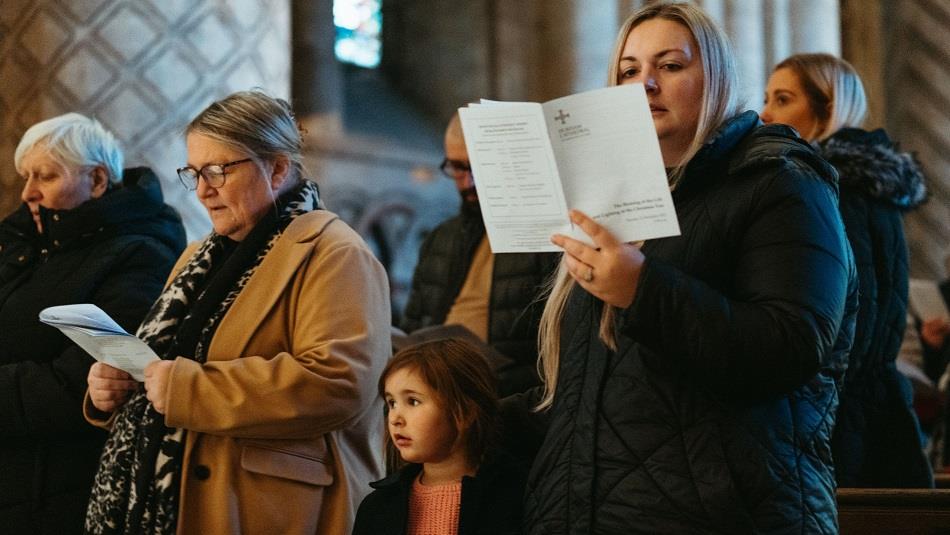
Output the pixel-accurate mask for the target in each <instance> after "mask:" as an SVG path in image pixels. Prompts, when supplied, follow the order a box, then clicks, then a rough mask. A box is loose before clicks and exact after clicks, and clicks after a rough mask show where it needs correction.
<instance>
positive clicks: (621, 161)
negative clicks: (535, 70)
mask: <svg viewBox="0 0 950 535" xmlns="http://www.w3.org/2000/svg"><path fill="white" fill-rule="evenodd" d="M459 117H460V118H461V121H462V129H463V130H464V132H465V145H466V148H467V149H468V155H469V158H470V159H471V162H472V176H473V177H474V179H475V187H476V188H477V189H478V199H479V204H480V206H481V212H482V217H483V219H484V220H485V229H486V231H487V233H488V240H489V242H490V244H491V249H492V252H494V253H523V252H543V251H557V250H558V249H557V247H556V246H554V245H553V244H552V243H551V242H550V237H551V235H552V234H555V233H561V234H565V235H569V236H571V237H572V238H574V239H577V240H580V241H583V242H585V243H591V241H590V238H589V237H588V236H587V235H586V234H584V233H583V232H580V231H579V230H578V229H576V228H574V227H572V225H571V222H570V220H569V219H568V209H578V210H581V211H583V212H584V213H586V214H588V215H589V216H590V217H591V218H593V219H594V220H595V221H597V223H598V224H599V225H601V226H603V227H604V228H606V229H608V230H609V231H610V233H611V234H613V235H614V236H615V237H616V238H617V239H618V240H620V241H622V242H631V241H640V240H646V239H652V238H660V237H666V236H675V235H678V234H679V232H680V231H679V223H678V221H677V219H676V211H675V209H674V207H673V201H672V198H671V195H670V190H669V184H668V183H667V178H666V170H665V169H664V167H663V159H662V156H661V154H660V146H659V141H657V137H656V130H655V127H654V125H653V118H652V116H651V114H650V108H649V105H648V104H647V99H646V93H645V91H644V89H643V86H642V85H639V84H631V85H622V86H616V87H608V88H604V89H597V90H594V91H587V92H584V93H579V94H577V95H571V96H568V97H563V98H559V99H555V100H552V101H549V102H545V103H544V104H538V103H533V102H490V101H483V102H482V103H481V104H473V105H470V106H468V107H466V108H460V109H459Z"/></svg>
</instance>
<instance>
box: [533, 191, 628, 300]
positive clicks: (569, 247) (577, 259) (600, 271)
mask: <svg viewBox="0 0 950 535" xmlns="http://www.w3.org/2000/svg"><path fill="white" fill-rule="evenodd" d="M571 221H572V222H573V223H574V224H575V225H577V226H578V227H579V228H580V229H581V230H582V231H584V232H585V233H586V234H587V235H589V236H590V238H591V240H592V241H593V242H594V245H593V246H590V245H587V244H585V243H584V242H581V241H579V240H574V239H572V238H569V237H567V236H564V235H561V234H555V235H554V237H553V238H552V239H551V241H552V242H553V243H554V244H555V245H557V246H559V247H561V248H563V249H564V253H565V255H564V258H565V259H566V262H567V268H568V271H569V272H570V274H571V276H572V277H574V280H575V281H577V283H578V284H580V285H581V286H582V287H583V288H584V289H585V290H587V291H588V292H590V293H591V295H593V296H594V297H597V298H598V299H600V300H602V301H604V302H605V303H607V304H610V305H613V306H615V307H619V308H627V307H628V306H630V303H632V302H633V298H634V296H635V295H636V293H637V282H638V281H639V279H640V267H641V266H643V260H644V257H643V253H641V252H640V248H639V247H638V246H636V245H633V244H630V243H625V242H621V241H618V240H617V239H616V238H615V237H614V236H613V235H611V234H610V231H608V230H607V229H606V228H604V227H602V226H600V225H598V224H597V222H596V221H594V220H593V219H591V218H589V217H587V215H585V214H584V213H582V212H580V211H578V210H571Z"/></svg>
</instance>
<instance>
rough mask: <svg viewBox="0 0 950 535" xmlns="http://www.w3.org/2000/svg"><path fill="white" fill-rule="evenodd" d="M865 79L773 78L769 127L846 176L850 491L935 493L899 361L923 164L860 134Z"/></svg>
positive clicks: (785, 68) (839, 453) (839, 449)
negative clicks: (853, 281) (851, 285)
mask: <svg viewBox="0 0 950 535" xmlns="http://www.w3.org/2000/svg"><path fill="white" fill-rule="evenodd" d="M866 109H867V104H866V99H865V96H864V88H863V87H862V85H861V79H860V78H859V77H858V74H857V73H856V72H855V71H854V69H853V68H852V67H851V65H850V64H848V63H847V62H846V61H844V60H842V59H839V58H836V57H834V56H831V55H828V54H799V55H795V56H792V57H790V58H788V59H786V60H784V61H782V62H781V63H779V64H778V66H776V68H775V71H774V72H773V73H772V76H771V77H770V78H769V85H768V89H767V91H766V99H765V108H763V110H762V120H763V121H765V122H766V123H773V122H775V123H781V124H787V125H790V126H792V127H794V128H795V129H797V130H798V131H799V133H800V134H801V135H802V137H803V138H804V139H805V140H806V141H809V142H812V143H815V144H816V146H817V148H818V151H819V153H820V154H821V155H822V156H823V157H824V158H825V159H826V160H828V161H829V162H830V163H831V164H832V165H834V166H835V168H836V169H837V171H838V175H839V185H840V190H841V202H840V211H841V217H842V219H843V220H844V224H845V229H846V230H847V233H848V240H849V241H850V243H851V247H852V249H853V250H854V257H855V262H856V263H857V266H858V279H859V281H860V284H859V288H860V307H859V310H858V320H857V324H856V327H855V340H854V348H853V349H852V350H851V354H850V356H849V359H848V372H847V374H846V375H845V380H844V386H843V389H842V392H841V404H840V405H839V407H838V423H837V425H836V427H835V432H834V440H833V448H832V453H833V455H834V461H835V476H836V478H837V480H838V485H839V486H842V487H932V486H933V475H932V473H931V470H930V466H929V463H928V462H927V460H926V457H925V456H924V454H923V448H922V445H921V442H920V428H919V424H918V422H917V416H916V415H915V414H914V411H913V406H912V392H911V388H910V383H909V382H908V380H907V379H906V378H905V377H904V376H903V375H902V374H900V373H899V372H898V371H897V368H896V365H895V362H894V361H895V359H896V358H897V353H898V351H899V349H900V345H901V339H902V336H903V333H904V327H905V324H906V321H907V280H908V279H907V278H908V266H907V243H906V242H905V240H904V227H903V213H904V212H905V211H907V210H910V209H913V208H915V207H916V206H918V205H919V204H920V203H921V202H923V201H924V199H925V197H926V188H925V186H924V179H923V176H922V174H921V172H920V169H919V167H918V165H917V162H916V161H914V158H913V157H912V156H911V155H910V154H907V153H905V152H901V151H900V150H899V149H898V148H897V147H896V146H895V145H894V143H893V142H891V140H890V139H889V138H888V136H887V134H886V133H885V132H884V131H883V130H875V131H873V132H867V131H864V130H861V129H860V128H858V127H860V126H861V125H862V124H863V122H864V117H865V113H866Z"/></svg>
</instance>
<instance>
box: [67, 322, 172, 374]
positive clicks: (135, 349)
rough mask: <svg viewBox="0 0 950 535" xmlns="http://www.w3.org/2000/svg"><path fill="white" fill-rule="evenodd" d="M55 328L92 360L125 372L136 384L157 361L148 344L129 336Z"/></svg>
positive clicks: (156, 356)
mask: <svg viewBox="0 0 950 535" xmlns="http://www.w3.org/2000/svg"><path fill="white" fill-rule="evenodd" d="M57 327H59V330H61V331H62V332H63V334H65V335H66V336H67V337H69V339H70V340H72V341H73V342H76V345H78V346H79V347H81V348H83V349H84V350H85V351H86V353H89V354H90V355H92V357H93V358H95V359H96V360H98V361H99V362H103V363H105V364H108V365H109V366H112V367H113V368H118V369H120V370H123V371H125V372H127V373H128V374H129V375H131V376H132V378H134V379H135V380H136V381H138V382H144V381H145V367H146V366H148V363H149V362H152V361H154V360H159V359H158V355H156V354H155V352H154V351H152V348H150V347H149V346H148V344H146V343H145V342H143V341H141V340H139V339H138V338H136V337H134V336H132V335H131V334H99V335H90V334H87V333H85V332H83V330H79V329H73V328H70V327H66V326H57Z"/></svg>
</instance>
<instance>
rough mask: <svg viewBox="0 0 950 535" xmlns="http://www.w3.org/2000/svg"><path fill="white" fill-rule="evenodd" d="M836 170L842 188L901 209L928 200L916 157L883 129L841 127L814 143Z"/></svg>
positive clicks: (915, 205)
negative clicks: (896, 142) (826, 137)
mask: <svg viewBox="0 0 950 535" xmlns="http://www.w3.org/2000/svg"><path fill="white" fill-rule="evenodd" d="M817 148H818V151H819V153H821V155H822V157H824V158H825V159H826V160H828V161H829V162H830V163H831V164H832V165H834V166H835V168H836V169H837V170H838V173H839V175H840V180H841V188H842V189H848V190H851V191H853V192H857V193H859V194H862V195H866V196H868V197H871V198H873V199H877V200H880V201H883V202H885V203H888V204H892V205H893V206H895V207H897V208H899V209H902V210H909V209H911V208H915V207H917V206H919V205H920V204H921V203H923V202H924V201H925V200H926V199H927V187H926V185H925V181H924V175H923V172H922V171H921V169H920V164H919V163H918V162H917V160H916V158H915V157H914V156H913V155H912V154H910V153H907V152H902V151H901V150H900V148H899V147H898V146H897V145H896V144H895V143H894V142H892V141H891V139H890V138H889V137H888V136H887V133H886V132H884V130H881V129H878V130H874V131H871V132H867V131H865V130H861V129H859V128H843V129H841V130H839V131H837V132H836V133H835V134H834V135H833V136H831V137H830V138H828V139H826V140H824V141H822V142H821V143H819V144H818V145H817Z"/></svg>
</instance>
